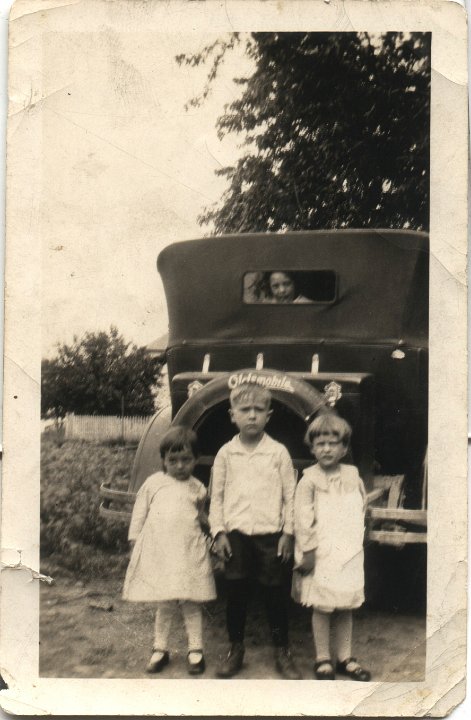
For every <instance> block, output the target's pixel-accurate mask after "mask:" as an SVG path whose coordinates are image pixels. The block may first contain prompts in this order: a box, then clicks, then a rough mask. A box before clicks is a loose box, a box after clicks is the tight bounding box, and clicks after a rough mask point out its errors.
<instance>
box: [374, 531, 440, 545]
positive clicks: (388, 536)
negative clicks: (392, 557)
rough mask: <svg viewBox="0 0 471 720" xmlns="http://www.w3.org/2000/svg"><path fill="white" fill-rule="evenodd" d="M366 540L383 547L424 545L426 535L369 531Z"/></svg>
mask: <svg viewBox="0 0 471 720" xmlns="http://www.w3.org/2000/svg"><path fill="white" fill-rule="evenodd" d="M368 540H372V541H374V542H379V543H381V544H383V545H405V544H408V543H426V542H427V533H425V532H424V533H415V532H400V531H394V530H370V531H369V532H368Z"/></svg>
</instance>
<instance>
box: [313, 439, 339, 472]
mask: <svg viewBox="0 0 471 720" xmlns="http://www.w3.org/2000/svg"><path fill="white" fill-rule="evenodd" d="M311 452H312V454H313V455H314V457H315V458H316V460H317V462H318V463H319V465H320V466H321V468H322V469H323V470H335V469H336V467H337V465H338V464H339V462H340V461H341V460H342V458H343V457H344V456H345V454H346V452H347V448H346V447H345V445H344V444H343V442H342V441H341V440H339V438H338V436H337V435H334V434H333V433H325V434H323V435H319V436H318V437H316V438H314V439H313V441H312V443H311Z"/></svg>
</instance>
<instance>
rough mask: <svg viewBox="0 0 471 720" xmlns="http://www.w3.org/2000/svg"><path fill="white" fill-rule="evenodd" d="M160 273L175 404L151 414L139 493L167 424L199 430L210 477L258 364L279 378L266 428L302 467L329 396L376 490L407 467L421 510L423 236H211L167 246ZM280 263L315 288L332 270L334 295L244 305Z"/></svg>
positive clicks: (202, 466) (408, 488)
mask: <svg viewBox="0 0 471 720" xmlns="http://www.w3.org/2000/svg"><path fill="white" fill-rule="evenodd" d="M158 270H159V272H160V274H161V277H162V280H163V284H164V288H165V294H166V298H167V304H168V312H169V338H168V347H167V349H166V362H167V365H168V377H169V383H170V398H171V408H170V409H169V413H168V416H167V415H166V414H165V413H160V414H158V415H156V416H155V417H154V418H153V420H152V421H151V423H150V425H149V427H148V429H147V431H146V433H145V434H144V437H143V439H142V441H141V444H140V447H139V450H138V453H137V456H136V461H135V464H134V469H133V476H132V481H131V486H130V493H131V495H132V494H134V493H135V492H136V491H137V489H138V488H139V487H140V485H141V484H142V482H143V481H144V479H145V478H146V477H147V476H148V475H149V474H150V473H151V472H153V471H155V470H156V469H158V468H159V467H160V459H159V451H158V443H159V437H160V436H161V434H162V432H163V431H164V429H165V428H166V427H167V426H168V424H169V423H170V422H173V423H183V424H187V425H191V426H192V427H194V428H195V429H196V430H197V431H198V435H199V439H200V442H201V446H202V458H201V461H200V463H199V466H198V467H197V469H196V474H199V476H200V478H201V479H202V480H203V481H204V482H205V483H207V482H208V481H209V476H210V468H211V465H212V461H213V459H214V456H215V454H216V452H217V450H218V449H219V447H220V446H221V445H222V444H223V443H224V442H226V441H227V440H228V439H230V437H231V436H232V435H233V434H234V432H235V428H234V426H233V425H232V424H231V422H230V418H229V414H228V408H229V401H228V396H229V392H230V388H231V386H233V384H234V383H236V382H239V381H240V378H241V377H242V379H243V377H244V373H246V374H247V373H252V375H253V377H254V378H255V381H257V373H258V375H259V376H260V377H259V381H260V382H266V383H268V384H269V385H270V383H271V384H272V389H273V388H274V389H273V407H274V412H273V416H272V419H271V420H270V425H269V427H268V428H267V430H268V432H269V433H270V434H271V435H272V436H273V437H275V438H276V439H279V440H280V441H281V442H283V443H284V444H285V445H286V446H287V448H288V450H289V451H290V453H291V456H292V457H293V461H294V463H295V466H296V467H297V468H298V469H299V470H301V469H302V468H303V467H304V466H305V465H306V464H309V463H311V462H312V458H311V457H310V455H309V451H308V448H307V447H306V446H305V445H304V443H303V436H304V432H305V428H306V420H307V419H308V418H311V417H313V416H314V414H315V412H317V411H318V410H319V408H320V406H321V405H322V404H324V406H325V407H328V408H330V410H332V411H335V412H338V413H339V414H340V415H342V416H343V417H345V418H346V419H347V420H349V422H350V423H351V425H352V427H353V436H352V448H351V456H350V461H352V462H354V463H355V464H356V465H358V466H359V468H360V471H361V473H362V475H363V477H364V479H365V481H366V483H367V486H368V489H369V490H370V492H371V491H373V490H374V486H375V478H377V477H383V478H384V477H391V476H401V477H403V478H404V482H403V490H402V502H401V506H402V507H403V508H415V509H422V510H423V509H424V472H423V469H424V459H425V454H426V446H427V418H428V278H429V245H428V237H427V235H426V234H424V233H417V232H412V231H396V230H329V231H311V232H287V233H284V234H269V233H266V234H247V235H228V236H220V237H212V238H207V239H201V240H192V241H185V242H179V243H174V244H172V245H170V246H168V247H167V248H165V249H164V250H163V251H162V252H161V253H160V255H159V258H158ZM275 270H286V271H289V272H290V273H293V274H295V273H304V274H305V276H307V277H308V276H309V273H311V276H312V278H313V281H312V282H313V283H314V285H315V282H316V278H319V277H321V276H322V273H323V272H324V275H325V277H327V278H328V282H330V283H331V291H329V292H327V293H324V295H322V296H321V298H320V299H319V297H316V293H315V288H314V292H313V293H312V294H311V298H310V302H308V303H304V304H296V303H295V302H294V303H290V304H276V303H273V302H271V303H270V302H248V301H247V300H246V298H245V296H244V278H245V277H246V276H247V274H249V273H252V274H253V275H254V276H256V275H257V273H258V274H261V273H264V272H265V273H266V272H267V271H275ZM329 278H330V279H329ZM306 288H307V291H308V292H309V287H308V286H305V288H304V292H306ZM323 297H324V299H322V298H323ZM234 378H235V379H234ZM237 378H239V380H238V379H237ZM264 378H265V379H264ZM267 378H268V379H267ZM277 378H278V379H277ZM283 378H287V379H288V381H289V380H290V379H291V380H292V382H294V383H295V386H296V388H295V390H296V392H294V393H292V394H291V395H293V394H294V395H299V397H300V398H301V399H300V407H298V406H297V405H296V403H294V401H293V398H292V397H291V395H290V398H289V399H290V402H287V399H288V393H286V392H283V391H282V390H279V388H277V387H276V384H277V383H278V384H280V383H283ZM252 380H253V378H252ZM211 383H212V384H211ZM231 384H232V385H231ZM308 388H311V390H309V389H308ZM310 393H311V394H310ZM111 499H113V498H112V497H111V494H110V493H109V494H108V500H111ZM114 499H116V497H115V498H114Z"/></svg>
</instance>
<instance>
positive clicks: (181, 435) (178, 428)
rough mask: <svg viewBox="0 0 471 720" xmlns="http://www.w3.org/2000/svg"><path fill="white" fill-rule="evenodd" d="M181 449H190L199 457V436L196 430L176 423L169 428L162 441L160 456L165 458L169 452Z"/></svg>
mask: <svg viewBox="0 0 471 720" xmlns="http://www.w3.org/2000/svg"><path fill="white" fill-rule="evenodd" d="M181 450H189V451H190V452H191V453H192V455H193V457H195V458H197V457H198V455H199V451H198V438H197V435H196V433H195V432H194V430H191V429H190V428H187V427H184V426H183V425H174V426H173V427H171V428H169V429H168V430H167V432H166V433H165V434H164V435H163V437H162V440H161V441H160V457H161V458H162V460H164V459H165V456H166V455H167V453H169V452H180V451H181Z"/></svg>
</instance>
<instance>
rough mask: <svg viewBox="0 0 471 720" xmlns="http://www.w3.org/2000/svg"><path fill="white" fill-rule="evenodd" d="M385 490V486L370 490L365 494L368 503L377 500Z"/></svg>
mask: <svg viewBox="0 0 471 720" xmlns="http://www.w3.org/2000/svg"><path fill="white" fill-rule="evenodd" d="M386 492H387V488H385V487H384V488H376V489H375V490H372V491H371V492H369V493H368V494H367V496H366V501H367V503H368V505H370V504H371V503H372V502H374V501H375V500H378V499H379V498H380V497H382V495H384V494H385V493H386Z"/></svg>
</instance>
